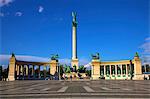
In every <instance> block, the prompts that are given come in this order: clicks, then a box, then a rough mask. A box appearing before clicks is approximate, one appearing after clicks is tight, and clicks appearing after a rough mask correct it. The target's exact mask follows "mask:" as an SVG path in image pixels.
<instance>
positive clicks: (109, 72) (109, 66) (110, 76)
mask: <svg viewBox="0 0 150 99" xmlns="http://www.w3.org/2000/svg"><path fill="white" fill-rule="evenodd" d="M109 73H110V77H111V65H110V66H109Z"/></svg>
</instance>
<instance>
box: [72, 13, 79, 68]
mask: <svg viewBox="0 0 150 99" xmlns="http://www.w3.org/2000/svg"><path fill="white" fill-rule="evenodd" d="M72 16H73V21H72V61H71V66H72V68H74V66H75V67H76V69H78V58H77V33H76V32H77V21H76V13H75V12H72Z"/></svg>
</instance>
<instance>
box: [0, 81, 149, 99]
mask: <svg viewBox="0 0 150 99" xmlns="http://www.w3.org/2000/svg"><path fill="white" fill-rule="evenodd" d="M3 98H14V99H16V98H19V99H22V98H25V99H26V98H41V99H42V98H53V99H56V98H64V99H70V98H73V99H76V98H78V99H80V98H82V99H84V98H85V99H99V98H102V99H104V98H105V99H106V98H109V99H112V98H114V99H115V98H118V99H119V98H120V99H121V98H126V99H129V98H136V99H137V98H142V99H144V98H150V81H148V80H147V81H130V80H98V81H90V80H86V81H84V80H83V81H52V80H48V81H46V80H24V81H23V80H22V81H12V82H5V81H0V99H3Z"/></svg>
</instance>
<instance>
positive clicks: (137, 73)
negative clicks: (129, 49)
mask: <svg viewBox="0 0 150 99" xmlns="http://www.w3.org/2000/svg"><path fill="white" fill-rule="evenodd" d="M133 63H134V77H133V80H143V79H144V77H143V75H142V65H141V60H140V58H139V56H135V57H134V59H133Z"/></svg>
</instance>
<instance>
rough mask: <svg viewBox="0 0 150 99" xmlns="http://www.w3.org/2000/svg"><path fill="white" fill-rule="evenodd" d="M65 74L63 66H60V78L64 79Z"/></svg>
mask: <svg viewBox="0 0 150 99" xmlns="http://www.w3.org/2000/svg"><path fill="white" fill-rule="evenodd" d="M63 73H64V67H63V65H60V76H61V77H62V75H63Z"/></svg>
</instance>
